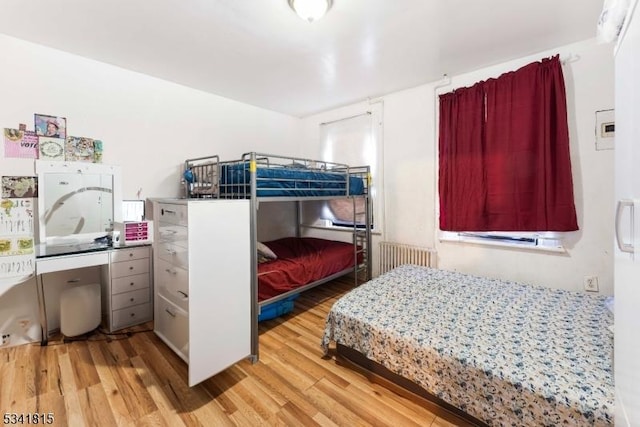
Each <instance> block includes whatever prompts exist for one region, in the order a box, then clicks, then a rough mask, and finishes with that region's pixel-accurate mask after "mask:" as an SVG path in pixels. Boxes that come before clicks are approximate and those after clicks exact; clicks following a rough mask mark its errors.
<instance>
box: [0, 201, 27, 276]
mask: <svg viewBox="0 0 640 427" xmlns="http://www.w3.org/2000/svg"><path fill="white" fill-rule="evenodd" d="M33 233H34V224H33V199H13V198H8V199H5V198H3V199H0V278H8V277H18V276H26V275H29V274H32V273H33V271H34V265H35V251H34V244H33Z"/></svg>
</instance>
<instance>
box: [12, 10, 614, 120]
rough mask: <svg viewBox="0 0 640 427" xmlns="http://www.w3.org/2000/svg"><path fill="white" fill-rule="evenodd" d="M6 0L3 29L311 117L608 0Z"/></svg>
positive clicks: (433, 76)
mask: <svg viewBox="0 0 640 427" xmlns="http://www.w3.org/2000/svg"><path fill="white" fill-rule="evenodd" d="M333 3H334V4H333V7H332V8H331V10H330V11H329V12H328V14H327V15H326V16H325V17H324V18H323V19H321V20H319V21H317V22H314V23H308V22H305V21H303V20H302V19H300V18H298V17H297V16H296V15H295V14H294V12H293V11H292V10H291V9H290V8H289V6H288V4H287V0H153V1H149V0H109V1H105V0H102V1H95V0H90V1H87V0H2V1H1V2H0V16H2V18H1V22H2V24H1V25H0V33H4V34H7V35H9V36H13V37H17V38H20V39H24V40H27V41H31V42H35V43H39V44H42V45H46V46H50V47H53V48H56V49H59V50H63V51H67V52H70V53H74V54H77V55H80V56H84V57H87V58H92V59H95V60H98V61H102V62H106V63H109V64H113V65H117V66H119V67H122V68H126V69H129V70H134V71H138V72H141V73H144V74H148V75H151V76H155V77H158V78H161V79H165V80H169V81H172V82H176V83H179V84H182V85H185V86H189V87H192V88H196V89H200V90H203V91H206V92H210V93H214V94H217V95H221V96H224V97H227V98H231V99H234V100H237V101H240V102H244V103H247V104H251V105H255V106H258V107H262V108H266V109H269V110H273V111H278V112H282V113H286V114H290V115H293V116H297V117H304V116H307V115H310V114H313V113H317V112H321V111H325V110H328V109H332V108H336V107H339V106H342V105H347V104H351V103H354V102H358V101H362V100H365V99H367V98H374V97H377V96H380V95H384V94H387V93H391V92H395V91H398V90H401V89H406V88H410V87H414V86H418V85H421V84H424V83H428V82H433V81H436V80H440V79H441V78H442V76H443V75H444V74H449V75H456V74H460V73H463V72H468V71H472V70H475V69H479V68H483V67H485V66H488V65H492V64H496V63H500V62H505V61H507V60H510V59H515V58H519V57H523V56H526V55H528V54H533V53H536V52H540V51H543V50H547V49H551V48H554V47H558V46H561V45H564V44H569V43H572V42H576V41H580V40H584V39H588V38H592V37H594V36H595V33H596V23H597V19H598V16H599V13H600V11H601V9H602V4H603V2H602V0H517V1H514V0H467V1H463V0H440V1H435V0H393V1H391V0H334V2H333Z"/></svg>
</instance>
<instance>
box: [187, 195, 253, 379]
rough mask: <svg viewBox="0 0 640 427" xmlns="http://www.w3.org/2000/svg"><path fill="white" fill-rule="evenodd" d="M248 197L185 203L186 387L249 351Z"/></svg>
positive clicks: (249, 254)
mask: <svg viewBox="0 0 640 427" xmlns="http://www.w3.org/2000/svg"><path fill="white" fill-rule="evenodd" d="M249 213H250V212H249V201H248V200H215V201H189V206H188V227H189V386H193V385H195V384H198V383H199V382H201V381H204V380H205V379H207V378H209V377H211V376H212V375H215V374H217V373H218V372H220V371H222V370H224V369H226V368H227V367H229V366H231V365H233V364H234V363H236V362H238V361H240V360H242V359H243V358H245V357H248V356H249V355H250V353H251V289H250V288H251V277H250V274H251V265H250V259H251V249H250V240H249V239H250V215H249Z"/></svg>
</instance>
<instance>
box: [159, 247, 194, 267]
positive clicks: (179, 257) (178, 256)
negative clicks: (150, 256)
mask: <svg viewBox="0 0 640 427" xmlns="http://www.w3.org/2000/svg"><path fill="white" fill-rule="evenodd" d="M158 258H160V259H163V260H165V261H167V262H168V263H170V264H173V265H176V266H178V267H182V268H185V269H189V256H188V250H187V248H184V247H182V246H178V245H175V244H173V243H159V244H158Z"/></svg>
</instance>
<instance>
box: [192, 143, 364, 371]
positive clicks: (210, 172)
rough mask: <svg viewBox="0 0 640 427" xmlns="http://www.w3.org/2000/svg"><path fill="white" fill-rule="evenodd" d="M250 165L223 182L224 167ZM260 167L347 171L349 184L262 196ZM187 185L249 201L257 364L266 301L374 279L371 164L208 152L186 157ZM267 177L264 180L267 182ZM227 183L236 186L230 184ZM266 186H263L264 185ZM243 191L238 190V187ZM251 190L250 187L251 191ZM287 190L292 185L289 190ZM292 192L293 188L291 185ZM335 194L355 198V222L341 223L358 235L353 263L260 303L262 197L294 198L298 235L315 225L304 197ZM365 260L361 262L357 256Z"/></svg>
mask: <svg viewBox="0 0 640 427" xmlns="http://www.w3.org/2000/svg"><path fill="white" fill-rule="evenodd" d="M243 164H244V165H245V166H247V165H248V171H249V182H243V183H241V185H238V183H233V184H228V183H226V182H225V181H223V180H222V179H221V178H222V176H221V174H222V173H224V172H223V171H224V170H225V167H228V166H233V165H243ZM258 167H266V168H270V167H277V168H283V167H285V168H293V169H304V170H311V171H322V172H336V173H340V174H343V175H344V176H345V188H344V189H343V190H342V191H341V192H340V193H341V194H340V195H335V194H334V195H313V196H302V195H283V196H258V191H257V189H258V181H259V180H260V179H262V178H259V177H258V173H257V170H258ZM184 171H185V172H184V175H183V180H182V181H183V184H184V187H185V194H186V197H187V198H213V199H227V198H239V199H249V200H250V208H251V213H250V221H251V224H250V228H251V229H250V234H251V269H252V271H251V299H252V306H251V316H252V325H251V355H250V359H251V361H252V363H256V362H257V361H258V358H259V341H258V316H259V314H260V310H261V308H262V307H263V306H265V305H267V304H271V303H273V302H276V301H279V300H282V299H285V298H287V297H289V296H291V295H293V294H297V293H300V292H303V291H305V290H307V289H311V288H313V287H315V286H318V285H321V284H323V283H326V282H329V281H331V280H333V279H335V278H338V277H341V276H344V275H346V274H349V273H353V275H354V281H355V284H356V285H358V283H359V279H360V276H361V275H362V274H364V276H365V277H364V279H363V280H362V281H366V280H368V279H369V278H371V271H372V269H371V268H372V257H371V247H372V246H371V225H372V209H371V199H370V195H369V186H370V184H371V174H370V168H369V166H358V167H349V166H348V165H345V164H339V163H333V162H325V161H321V160H313V159H305V158H298V157H284V156H279V155H272V154H264V153H256V152H250V153H245V154H243V155H242V158H241V159H240V160H235V161H225V162H221V161H220V157H219V156H217V155H215V156H207V157H199V158H194V159H187V160H186V161H185V163H184ZM351 177H359V178H362V181H363V184H364V194H359V195H351V194H350V188H349V186H350V179H351ZM264 182H265V181H263V182H262V184H264ZM225 186H231V187H233V190H236V191H235V192H234V191H231V190H232V189H231V187H228V188H225ZM263 188H264V187H263ZM238 190H239V191H238ZM247 190H248V191H247ZM284 191H285V193H286V192H287V190H284ZM292 191H293V190H292ZM361 198H364V201H365V203H364V210H365V211H364V212H357V211H356V200H358V199H361ZM331 199H350V200H352V202H353V205H352V206H353V227H340V230H347V229H350V230H351V233H352V235H353V246H354V258H355V263H354V265H353V267H350V268H348V269H346V270H343V271H340V272H338V273H335V274H332V275H330V276H328V277H325V278H323V279H320V280H318V281H315V282H312V283H309V284H307V285H304V286H302V287H299V288H297V289H294V290H291V291H289V292H286V293H283V294H281V295H278V296H276V297H273V298H270V299H268V300H265V301H262V302H258V260H257V251H256V242H257V241H258V239H257V230H258V220H257V216H258V208H259V204H260V203H261V202H282V201H290V202H295V203H296V237H300V236H301V235H302V232H301V230H302V228H306V227H310V226H308V225H305V224H302V205H301V202H305V201H312V200H331ZM358 215H364V218H365V221H364V226H363V225H360V226H359V225H358V224H357V221H356V218H357V216H358ZM359 259H360V260H361V262H360V263H359V262H358V260H359Z"/></svg>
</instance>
